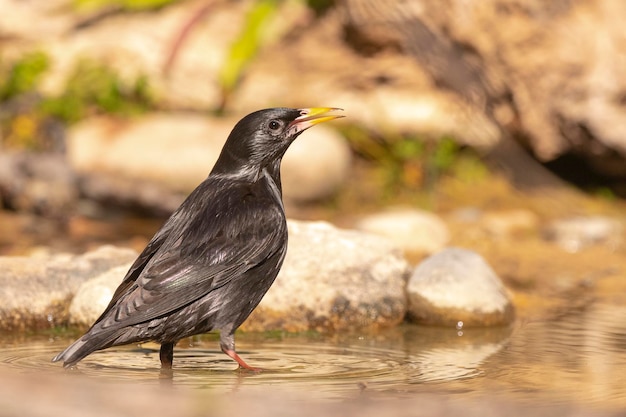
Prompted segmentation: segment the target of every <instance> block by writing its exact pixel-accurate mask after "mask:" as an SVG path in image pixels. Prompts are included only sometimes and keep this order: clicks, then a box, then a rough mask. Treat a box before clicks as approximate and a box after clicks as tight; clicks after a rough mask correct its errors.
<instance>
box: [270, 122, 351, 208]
mask: <svg viewBox="0 0 626 417" xmlns="http://www.w3.org/2000/svg"><path fill="white" fill-rule="evenodd" d="M351 162H352V151H351V150H350V147H349V146H348V143H347V142H346V141H345V139H344V138H343V137H342V136H341V135H340V134H339V133H338V132H337V131H336V130H334V129H332V128H330V127H326V126H316V127H315V128H314V129H311V130H309V131H307V132H306V134H304V135H302V136H301V137H299V138H298V139H297V140H296V141H295V142H294V143H293V144H292V145H291V146H290V147H289V149H288V150H287V153H286V154H285V157H284V158H283V162H282V166H281V173H282V182H283V194H284V196H285V198H286V199H289V200H293V201H296V202H310V201H314V200H321V199H323V198H325V197H329V196H331V195H333V194H334V193H335V192H337V190H338V189H339V188H340V187H341V186H342V185H343V184H344V183H345V182H346V180H347V179H348V176H349V175H350V168H351Z"/></svg>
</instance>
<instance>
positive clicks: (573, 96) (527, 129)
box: [317, 0, 626, 179]
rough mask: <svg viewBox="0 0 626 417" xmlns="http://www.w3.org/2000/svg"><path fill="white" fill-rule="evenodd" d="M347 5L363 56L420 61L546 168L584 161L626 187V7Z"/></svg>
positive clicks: (348, 27)
mask: <svg viewBox="0 0 626 417" xmlns="http://www.w3.org/2000/svg"><path fill="white" fill-rule="evenodd" d="M343 4H344V5H345V9H346V10H345V13H344V16H345V17H346V18H345V19H344V21H343V24H344V26H345V31H346V32H347V33H349V34H350V35H351V36H350V37H349V38H347V41H348V42H349V43H350V44H351V45H352V46H353V48H354V49H355V50H357V51H360V52H361V53H362V54H364V55H365V54H366V53H367V52H368V51H370V54H371V51H372V50H373V51H375V52H379V53H377V54H376V55H375V56H376V58H379V56H380V55H382V53H380V52H381V51H387V50H389V49H395V50H400V51H402V53H404V54H406V55H408V56H412V57H413V58H414V60H415V61H416V62H419V64H420V66H421V68H422V69H423V70H424V71H425V72H427V73H429V74H430V76H431V78H432V84H434V85H438V86H443V87H444V89H445V90H447V91H450V92H453V93H454V94H456V95H457V97H459V98H461V101H464V102H466V103H472V104H473V107H474V108H475V109H479V110H481V111H483V112H484V114H490V118H491V119H492V120H493V121H496V122H497V124H498V126H499V128H500V129H503V130H506V131H507V132H508V133H509V134H511V135H512V136H517V137H524V138H525V139H524V142H525V144H524V145H525V146H530V147H531V148H532V150H533V151H534V153H535V155H537V156H538V157H539V159H542V160H544V161H548V160H553V159H555V158H557V157H559V156H561V155H564V154H570V155H576V156H578V157H581V158H582V159H583V160H586V161H587V162H588V163H589V164H590V165H591V166H593V170H595V171H596V172H601V173H602V174H604V175H609V176H613V177H614V178H616V177H621V178H622V179H624V178H626V164H625V163H624V159H625V157H626V139H625V138H626V134H625V133H626V117H625V115H626V111H625V109H624V106H623V101H621V100H616V99H615V97H623V92H624V91H625V90H626V81H624V79H623V77H620V74H623V73H624V72H625V71H626V62H625V61H623V60H616V59H614V57H616V56H619V55H620V53H621V51H623V50H624V48H625V47H626V34H625V33H624V31H623V21H624V17H625V16H626V5H625V3H624V2H622V1H620V0H600V1H596V2H593V3H588V2H562V3H559V4H558V5H557V4H556V3H554V2H551V3H548V2H537V1H535V0H488V1H483V2H472V3H468V2H466V1H464V0H453V1H451V2H449V4H448V7H445V8H442V7H441V4H440V2H437V1H432V0H431V1H422V2H420V3H419V5H418V6H416V5H415V4H413V3H411V2H408V3H407V2H390V3H387V4H386V5H385V7H380V5H379V4H378V2H376V1H374V0H347V1H345V2H343ZM590 56H591V57H594V59H591V60H590V59H588V57H590ZM317 70H318V71H320V70H319V69H317ZM393 81H396V80H393ZM396 82H397V81H396ZM420 95H421V94H420ZM579 166H580V164H576V165H575V167H579ZM572 169H574V168H572Z"/></svg>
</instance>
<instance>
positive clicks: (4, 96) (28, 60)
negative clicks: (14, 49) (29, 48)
mask: <svg viewBox="0 0 626 417" xmlns="http://www.w3.org/2000/svg"><path fill="white" fill-rule="evenodd" d="M49 66H50V62H49V58H48V56H47V55H46V54H44V53H43V52H31V53H29V54H26V55H24V56H23V57H22V58H21V59H19V60H18V61H17V62H15V63H14V64H13V65H11V66H10V67H9V68H8V69H6V70H4V71H2V70H0V101H5V100H8V99H10V98H13V97H15V96H17V95H19V94H23V93H26V92H29V91H32V90H34V89H35V88H36V87H37V85H38V83H39V80H40V79H41V76H42V75H43V73H44V72H45V71H46V70H47V69H48V67H49Z"/></svg>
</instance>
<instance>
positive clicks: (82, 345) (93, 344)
mask: <svg viewBox="0 0 626 417" xmlns="http://www.w3.org/2000/svg"><path fill="white" fill-rule="evenodd" d="M117 337H118V332H114V333H109V334H100V335H98V337H94V336H93V335H91V334H90V333H89V332H88V333H87V334H85V335H84V336H83V337H81V338H80V339H78V340H77V341H75V342H74V343H72V344H71V345H69V346H68V347H67V348H66V349H65V350H64V351H63V352H61V353H59V354H58V355H56V356H55V357H54V358H52V362H59V361H63V366H64V367H65V368H67V367H70V366H73V365H76V364H77V363H78V362H79V361H81V360H82V359H83V358H84V357H85V356H87V355H89V354H91V353H93V352H95V351H96V350H101V349H106V348H108V347H110V346H112V345H113V344H114V341H115V340H116V339H117Z"/></svg>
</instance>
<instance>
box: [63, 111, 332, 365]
mask: <svg viewBox="0 0 626 417" xmlns="http://www.w3.org/2000/svg"><path fill="white" fill-rule="evenodd" d="M338 110H341V109H335V108H328V107H323V108H309V109H288V108H273V109H266V110H259V111H257V112H254V113H251V114H249V115H247V116H246V117H244V118H243V119H242V120H240V121H239V122H238V123H237V124H236V125H235V128H234V129H233V131H232V132H231V134H230V135H229V136H228V139H227V141H226V143H225V145H224V148H223V149H222V152H221V154H220V156H219V158H218V160H217V162H216V163H215V166H214V167H213V170H212V171H211V173H210V174H209V176H208V178H207V179H206V180H204V182H202V183H201V184H200V185H199V186H198V188H196V189H195V190H194V191H193V192H192V193H191V194H190V195H189V197H187V199H186V200H185V201H184V202H183V203H182V204H181V206H180V207H179V208H178V209H177V210H176V211H175V212H174V213H173V214H172V215H171V217H170V218H169V219H168V220H167V221H166V222H165V224H164V225H163V227H162V228H161V229H160V230H159V231H158V232H157V233H156V234H155V235H154V237H153V238H152V240H151V241H150V242H149V243H148V245H147V246H146V248H145V249H144V250H143V252H142V253H141V254H140V255H139V257H138V258H137V260H135V262H134V263H133V265H132V266H131V267H130V270H129V271H128V272H127V274H126V276H125V277H124V279H123V280H122V282H121V284H120V285H119V287H118V288H117V289H116V291H115V293H114V294H113V299H112V300H111V302H110V303H109V305H108V306H107V308H106V309H105V310H104V312H103V313H102V315H101V316H100V317H99V318H98V319H97V320H96V322H95V323H94V324H93V326H91V328H90V329H89V330H88V331H87V333H85V334H84V335H83V336H82V337H81V338H80V339H78V340H77V341H75V342H74V343H73V344H71V345H70V346H69V347H68V348H67V349H65V350H64V351H63V352H61V353H59V354H58V355H57V356H55V357H54V359H52V360H53V361H54V362H56V361H63V364H64V366H66V367H67V366H72V365H74V364H76V363H77V362H78V361H80V360H81V359H83V358H84V357H85V356H87V355H89V354H91V353H92V352H94V351H96V350H100V349H105V348H108V347H111V346H117V345H122V344H127V343H137V342H144V341H155V342H158V343H160V344H161V350H160V359H161V366H162V367H163V368H166V369H167V368H171V367H172V361H173V358H174V345H175V344H176V343H177V342H178V341H179V340H180V339H182V338H185V337H189V336H192V335H195V334H200V333H206V332H209V331H211V330H219V331H220V347H221V349H222V351H223V352H224V353H225V354H226V355H228V356H230V357H231V358H232V359H234V360H235V361H237V363H238V364H239V366H240V367H242V368H246V369H250V370H255V368H252V367H251V366H249V365H248V364H246V362H244V360H243V359H241V358H240V357H239V355H238V354H237V352H236V351H235V337H234V334H235V330H237V328H238V327H239V326H240V325H241V323H243V322H244V320H246V318H247V317H248V316H249V315H250V313H251V312H252V310H254V309H255V307H256V306H257V305H258V304H259V302H260V301H261V299H262V298H263V296H264V295H265V293H266V292H267V290H268V289H269V288H270V286H271V285H272V283H273V282H274V279H275V278H276V275H278V271H279V270H280V267H281V265H282V263H283V260H284V259H285V254H286V252H287V223H286V219H285V211H284V208H283V203H282V190H281V182H280V163H281V160H282V157H283V155H284V154H285V151H287V148H288V147H289V145H290V144H291V143H292V142H293V140H294V139H295V138H296V137H298V135H300V134H301V133H302V132H303V131H304V130H306V129H308V128H310V127H311V126H314V125H316V124H318V123H322V122H326V121H329V120H333V119H336V118H339V117H343V116H341V115H338V114H336V111H338Z"/></svg>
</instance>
